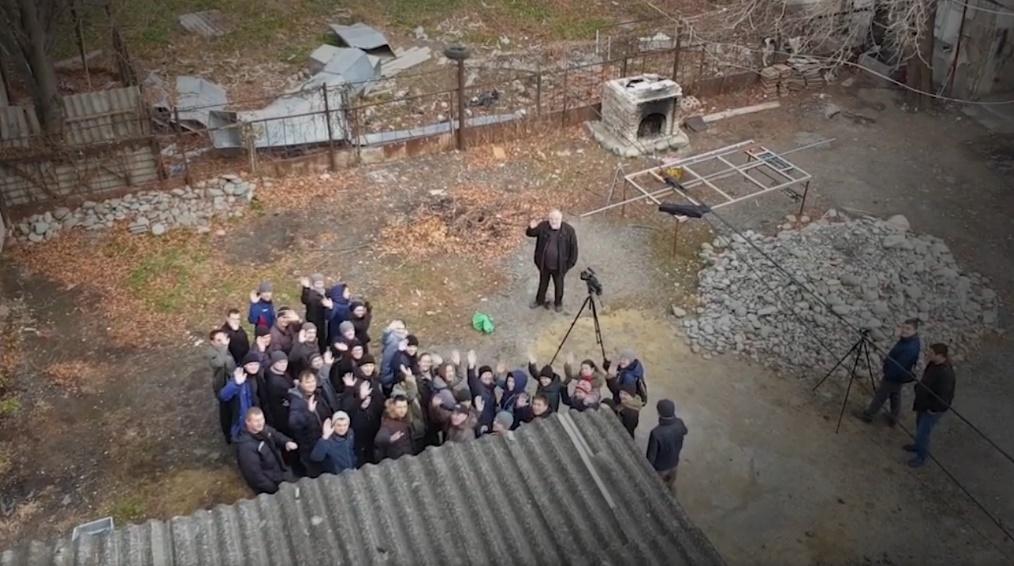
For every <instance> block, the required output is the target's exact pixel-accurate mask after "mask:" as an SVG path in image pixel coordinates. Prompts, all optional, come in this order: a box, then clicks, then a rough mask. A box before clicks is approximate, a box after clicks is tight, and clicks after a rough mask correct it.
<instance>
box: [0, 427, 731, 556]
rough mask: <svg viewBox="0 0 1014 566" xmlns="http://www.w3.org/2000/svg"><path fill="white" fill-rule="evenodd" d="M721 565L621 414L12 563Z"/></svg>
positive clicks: (314, 483) (455, 448)
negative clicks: (622, 421)
mask: <svg viewBox="0 0 1014 566" xmlns="http://www.w3.org/2000/svg"><path fill="white" fill-rule="evenodd" d="M50 564H61V565H67V566H69V565H72V564H73V565H82V566H83V565H86V564H87V565H92V564H102V565H108V566H126V565H135V564H136V565H141V564H143V565H152V566H197V565H233V564H235V565H237V566H239V565H243V566H257V565H262V564H263V565H275V564H310V565H314V566H320V565H324V564H327V565H333V564H355V565H360V564H413V565H414V564H434V565H438V564H439V565H447V564H553V565H556V564H581V565H586V564H610V565H617V564H630V565H636V566H647V565H651V564H666V565H680V564H707V565H711V564H714V565H718V564H722V559H721V558H720V557H719V556H718V554H717V553H716V552H715V550H714V548H713V547H712V546H711V544H710V542H708V540H707V539H706V538H705V537H704V535H703V534H702V533H701V532H700V531H699V530H697V529H696V528H695V527H694V526H693V525H692V524H691V523H690V521H689V519H688V518H687V516H686V514H685V513H684V512H683V510H682V508H681V507H680V506H679V504H678V503H676V502H675V500H673V499H672V498H671V497H670V496H669V494H668V493H667V492H666V491H665V489H664V488H663V486H662V484H661V482H659V480H658V479H657V478H656V476H655V474H654V472H653V471H652V470H651V468H650V467H649V466H648V463H647V461H646V460H645V459H644V457H643V455H642V454H641V452H640V450H638V449H637V447H636V446H635V445H634V443H633V441H632V440H631V439H630V437H629V436H628V435H627V434H626V432H625V431H624V429H623V428H622V427H621V426H620V425H619V423H618V422H617V419H616V418H615V417H614V416H613V415H612V414H611V412H609V411H606V410H602V411H588V412H584V413H569V414H561V415H556V416H553V417H551V418H549V419H545V420H542V421H539V422H535V423H531V424H528V425H525V426H523V427H521V428H520V429H519V430H518V431H515V432H514V433H511V434H510V435H509V436H506V437H486V438H483V439H480V440H478V441H476V442H472V443H466V444H450V445H445V446H442V447H439V448H433V449H429V450H426V451H425V452H424V453H423V454H421V455H419V456H416V457H405V458H401V459H399V460H396V461H387V462H384V463H382V464H380V465H379V466H373V465H369V466H366V467H364V468H363V469H361V470H359V471H356V472H349V473H345V474H341V475H338V476H331V475H328V476H322V477H320V478H318V479H315V480H310V479H304V480H300V481H299V482H298V483H295V484H286V485H283V486H282V488H281V489H280V490H279V492H278V493H277V494H275V495H260V496H258V497H257V498H255V499H248V500H244V501H240V502H239V503H236V504H234V505H230V506H218V507H216V508H214V509H212V510H204V511H198V512H197V513H194V514H193V515H190V516H188V517H176V518H174V519H172V520H170V521H157V520H156V521H149V522H147V523H145V524H143V525H130V526H127V527H123V528H119V529H116V530H115V531H113V532H111V533H106V534H102V535H97V536H84V537H81V538H79V539H78V540H77V541H72V540H71V539H70V537H65V538H62V539H59V540H57V541H54V542H51V543H38V542H33V543H27V544H25V545H22V546H20V547H17V548H15V549H13V550H8V551H5V552H4V553H3V554H0V565H2V566H44V565H50Z"/></svg>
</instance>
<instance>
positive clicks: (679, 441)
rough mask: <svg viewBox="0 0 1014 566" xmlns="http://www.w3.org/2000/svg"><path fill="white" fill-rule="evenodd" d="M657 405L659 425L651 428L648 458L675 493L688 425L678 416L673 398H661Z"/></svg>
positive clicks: (670, 489)
mask: <svg viewBox="0 0 1014 566" xmlns="http://www.w3.org/2000/svg"><path fill="white" fill-rule="evenodd" d="M655 407H656V409H658V426H656V427H655V428H653V429H651V434H650V435H649V436H648V452H647V458H648V462H650V463H651V466H652V467H653V468H655V471H656V472H657V473H658V477H659V478H660V479H661V480H662V483H664V484H665V485H666V487H668V488H669V491H670V492H672V494H673V495H675V494H676V467H677V466H678V465H679V463H680V452H681V451H682V450H683V438H684V437H686V435H687V425H686V424H684V423H683V420H682V419H680V418H679V417H677V416H676V403H673V402H672V401H671V400H669V399H660V400H659V402H658V403H657V404H656V406H655Z"/></svg>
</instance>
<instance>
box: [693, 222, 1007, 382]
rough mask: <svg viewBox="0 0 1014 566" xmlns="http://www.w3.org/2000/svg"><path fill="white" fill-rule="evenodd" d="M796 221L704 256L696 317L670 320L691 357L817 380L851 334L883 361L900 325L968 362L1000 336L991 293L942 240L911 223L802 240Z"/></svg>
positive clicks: (865, 226)
mask: <svg viewBox="0 0 1014 566" xmlns="http://www.w3.org/2000/svg"><path fill="white" fill-rule="evenodd" d="M790 220H791V222H792V223H791V224H785V225H782V228H783V229H782V231H781V232H779V233H778V234H777V235H776V236H773V237H765V236H763V235H760V234H756V233H753V232H749V231H748V232H745V233H744V234H743V236H744V237H745V238H748V239H749V240H750V242H747V241H746V240H745V239H744V238H743V237H740V236H738V235H736V236H733V237H731V238H727V237H725V236H720V237H718V238H716V239H715V240H714V242H712V243H705V244H704V245H703V247H702V250H701V252H700V257H701V258H702V259H703V260H704V261H705V262H706V263H707V266H706V267H705V268H704V269H703V270H701V272H700V273H699V274H698V278H699V303H698V306H697V307H696V309H695V313H691V314H690V315H688V314H687V313H686V311H684V310H683V309H681V308H679V307H674V308H673V311H674V314H676V315H677V316H681V317H683V321H682V324H683V328H684V331H685V338H686V340H687V343H688V344H689V345H690V346H691V348H692V349H693V351H694V352H701V353H703V354H704V355H705V356H706V357H710V356H711V354H713V353H738V354H742V355H746V356H749V357H750V358H752V359H753V360H755V361H759V362H762V363H764V364H765V365H769V366H772V367H776V368H779V369H781V370H785V371H789V372H793V371H794V370H804V371H809V372H818V373H819V372H821V371H826V370H827V369H830V367H831V366H832V365H833V364H834V362H835V361H836V360H837V358H838V357H840V356H841V355H843V354H844V353H845V352H846V351H848V349H849V347H850V346H851V345H852V344H853V343H854V342H856V340H857V339H858V337H859V335H858V333H857V332H856V330H854V329H853V328H855V329H869V330H870V336H871V338H872V340H873V341H874V342H875V343H876V344H877V345H878V346H880V347H881V348H883V350H882V351H883V352H886V351H887V349H889V348H890V347H891V345H892V343H893V341H894V340H895V336H894V328H895V325H896V324H898V323H899V322H900V321H902V320H904V319H907V318H912V317H918V318H920V319H922V320H923V321H924V326H923V328H922V330H921V335H922V336H923V340H924V341H926V343H929V342H944V343H947V344H950V346H951V348H952V351H954V352H956V353H957V355H959V356H961V355H962V354H965V353H967V352H968V351H969V350H971V349H973V348H974V347H975V344H976V342H977V341H978V339H979V337H980V336H981V335H982V334H983V333H984V332H987V331H995V330H996V329H997V309H998V304H997V296H996V293H995V292H994V291H993V290H992V289H990V288H989V287H988V281H987V280H986V279H985V278H984V277H982V276H981V275H979V274H977V273H972V272H968V271H964V270H962V269H961V267H960V266H959V265H958V263H957V261H956V260H955V258H954V256H953V255H952V254H951V251H950V250H949V249H948V247H947V245H946V244H945V243H944V242H943V241H942V240H941V239H939V238H936V237H933V236H926V235H917V234H913V233H911V232H909V231H908V221H907V220H905V218H904V217H902V216H895V217H892V218H891V219H889V220H888V221H883V220H880V219H872V218H863V219H852V220H849V219H844V218H842V217H840V216H838V215H837V214H836V213H835V212H834V211H829V213H828V214H826V215H825V216H824V218H821V219H819V220H817V221H816V222H813V223H810V224H806V225H804V226H802V227H801V228H798V227H797V226H801V225H803V224H804V223H805V221H808V219H807V218H806V217H802V218H801V219H798V220H797V219H796V218H794V217H791V218H790ZM751 243H752V244H753V245H751ZM754 246H756V248H757V249H755V248H754ZM758 249H760V250H762V251H763V252H764V254H766V255H767V256H768V257H769V258H771V260H774V262H776V263H777V264H778V265H779V266H780V267H781V269H780V268H778V267H776V266H775V265H774V264H773V263H772V262H771V261H769V260H768V259H767V258H765V257H764V256H763V255H762V254H761V253H760V252H758ZM782 269H784V270H785V271H787V272H788V273H790V274H792V277H793V278H794V279H795V280H796V281H798V282H800V283H802V284H804V285H806V287H807V288H808V289H809V291H810V292H806V291H803V290H802V289H800V287H799V286H798V285H796V284H794V283H792V282H791V281H790V280H789V278H788V276H787V275H786V274H785V273H784V272H783V271H782ZM843 319H844V320H843ZM850 326H851V327H853V328H850ZM873 363H874V364H878V363H879V361H878V360H874V362H873ZM874 371H877V370H876V368H874Z"/></svg>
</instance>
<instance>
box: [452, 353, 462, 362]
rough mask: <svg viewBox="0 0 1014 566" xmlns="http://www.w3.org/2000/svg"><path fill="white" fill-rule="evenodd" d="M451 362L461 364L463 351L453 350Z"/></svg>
mask: <svg viewBox="0 0 1014 566" xmlns="http://www.w3.org/2000/svg"><path fill="white" fill-rule="evenodd" d="M451 363H452V364H454V365H459V364H461V352H459V351H457V350H451Z"/></svg>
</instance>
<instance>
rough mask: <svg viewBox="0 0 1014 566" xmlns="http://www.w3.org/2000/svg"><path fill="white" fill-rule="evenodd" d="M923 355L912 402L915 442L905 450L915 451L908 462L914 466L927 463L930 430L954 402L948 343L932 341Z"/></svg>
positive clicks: (931, 430) (906, 446)
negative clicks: (922, 367) (923, 359)
mask: <svg viewBox="0 0 1014 566" xmlns="http://www.w3.org/2000/svg"><path fill="white" fill-rule="evenodd" d="M926 357H927V358H928V359H927V363H926V369H925V370H924V371H923V374H922V381H920V382H919V383H918V384H916V386H915V402H914V403H913V404H912V410H913V411H915V415H916V418H915V423H916V426H915V443H914V444H906V445H905V450H907V451H909V452H915V457H914V458H912V459H911V460H909V461H908V465H909V466H911V467H913V468H918V467H920V466H922V465H923V464H925V463H926V457H927V456H928V455H929V440H930V433H931V432H933V427H935V426H936V425H937V422H939V421H940V417H942V416H943V415H944V413H946V412H947V411H948V409H950V408H951V402H952V401H954V381H955V380H954V368H953V367H952V366H951V360H950V357H949V355H948V352H947V344H931V345H930V347H929V351H928V352H927V355H926Z"/></svg>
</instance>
